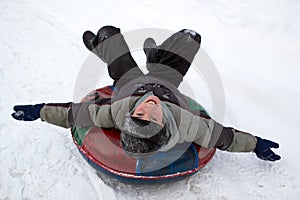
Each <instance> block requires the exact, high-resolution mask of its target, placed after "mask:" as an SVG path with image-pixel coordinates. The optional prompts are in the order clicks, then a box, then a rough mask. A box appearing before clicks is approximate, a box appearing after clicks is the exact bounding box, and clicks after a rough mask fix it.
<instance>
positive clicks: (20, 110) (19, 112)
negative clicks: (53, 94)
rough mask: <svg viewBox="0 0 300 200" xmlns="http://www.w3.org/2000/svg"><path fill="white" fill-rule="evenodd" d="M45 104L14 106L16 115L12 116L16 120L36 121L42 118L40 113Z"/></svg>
mask: <svg viewBox="0 0 300 200" xmlns="http://www.w3.org/2000/svg"><path fill="white" fill-rule="evenodd" d="M44 105H45V104H44V103H41V104H36V105H18V106H14V111H15V112H14V113H12V114H11V116H12V117H13V118H15V119H16V120H23V121H34V120H37V119H38V118H40V111H41V109H42V108H43V106H44Z"/></svg>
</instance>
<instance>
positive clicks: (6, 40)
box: [0, 0, 300, 200]
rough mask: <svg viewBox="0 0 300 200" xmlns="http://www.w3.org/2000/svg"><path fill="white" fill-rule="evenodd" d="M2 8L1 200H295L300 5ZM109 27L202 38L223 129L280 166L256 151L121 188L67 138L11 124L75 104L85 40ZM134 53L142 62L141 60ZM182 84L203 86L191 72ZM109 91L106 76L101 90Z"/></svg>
mask: <svg viewBox="0 0 300 200" xmlns="http://www.w3.org/2000/svg"><path fill="white" fill-rule="evenodd" d="M0 10H1V11H0V27H1V32H0V55H1V57H0V82H1V85H0V93H1V95H0V138H1V141H2V142H1V143H0V199H1V200H13V199H64V200H65V199H99V200H100V199H102V200H107V199H109V200H110V199H112V200H114V199H122V200H124V199H125V200H126V199H128V200H129V199H130V200H131V199H143V200H145V199H164V200H168V199H170V200H171V199H178V200H183V199H190V200H198V199H224V200H225V199H230V200H232V199H278V200H279V199H280V200H281V199H292V200H297V199H300V177H299V174H300V167H299V165H298V164H299V163H300V162H299V161H298V159H299V155H298V154H297V152H299V149H298V148H299V145H298V144H299V142H298V141H299V140H300V134H299V128H300V123H299V116H298V114H297V113H299V111H300V106H299V105H298V103H299V102H300V89H299V85H300V84H299V83H300V81H299V74H300V68H299V66H300V38H299V35H300V15H299V10H300V1H297V0H265V1H260V0H253V1H239V0H232V1H226V0H216V1H206V0H191V1H179V0H165V1H159V0H152V1H150V0H146V1H133V0H132V1H125V0H124V1H120V0H113V1H96V0H90V1H84V0H77V1H71V0H69V1H65V0H63V1H62V0H51V1H49V0H40V1H33V0H20V1H14V0H2V1H1V3H0ZM104 25H115V26H117V27H120V28H121V30H122V31H123V32H126V31H130V30H134V29H140V28H162V29H168V30H173V31H177V30H181V29H183V28H187V29H192V30H196V31H197V32H199V33H200V34H201V35H202V46H201V47H202V49H204V50H205V51H206V52H207V54H208V55H209V56H210V58H211V59H212V60H213V62H214V64H215V65H216V67H217V70H218V72H219V74H220V76H221V79H222V81H223V86H224V90H225V95H226V118H225V122H224V124H225V125H228V126H233V127H235V128H237V129H240V130H244V131H248V132H251V133H253V134H255V135H259V136H261V137H263V138H266V139H272V140H274V141H277V142H279V144H280V148H279V149H278V150H276V152H277V153H278V154H280V155H281V156H282V159H281V160H280V161H279V162H275V163H271V162H265V161H262V160H259V159H258V158H256V156H255V155H254V154H253V153H247V154H243V153H241V154H238V153H235V154H234V153H226V152H221V151H218V152H217V153H216V155H215V157H214V158H213V160H212V161H211V162H210V163H209V164H208V165H207V166H206V167H205V168H203V169H202V170H201V171H200V172H199V173H197V174H196V175H194V176H191V177H189V178H187V179H185V180H182V181H179V182H175V183H170V184H164V185H155V186H134V185H126V184H123V183H118V182H116V181H113V180H109V179H105V178H103V179H101V178H99V177H98V176H97V174H96V172H95V170H93V169H92V168H91V167H90V166H89V165H88V163H86V162H85V161H84V159H83V158H82V157H81V155H80V154H79V153H78V151H77V149H76V147H75V145H74V144H73V141H72V139H71V136H70V132H69V131H68V130H66V129H63V128H59V127H55V126H51V125H49V124H46V123H42V122H40V120H38V121H35V122H27V123H25V122H19V121H16V120H14V119H13V118H12V117H11V116H10V114H11V113H12V107H13V106H14V105H16V104H36V103H42V102H68V101H72V99H73V91H74V85H75V81H76V77H77V75H78V72H79V70H80V68H81V66H82V64H83V63H84V61H85V60H86V58H87V57H88V56H89V54H90V53H89V52H88V51H87V50H86V49H85V47H84V45H83V43H82V40H81V36H82V33H83V32H84V31H85V30H87V29H90V30H92V31H94V32H96V31H97V30H98V28H100V27H101V26H104ZM141 45H142V44H141ZM134 56H135V57H136V59H137V61H138V62H139V63H141V64H143V63H144V62H145V58H144V56H143V55H142V53H140V54H138V53H135V54H134ZM186 79H187V80H189V81H191V84H192V85H194V86H195V87H197V86H198V85H199V84H200V83H198V81H199V80H197V79H196V80H194V79H193V74H192V72H189V73H188V74H187V76H186ZM111 82H112V81H111V80H110V79H109V78H107V79H105V80H103V85H104V84H108V83H111ZM103 85H99V87H101V86H103ZM200 97H201V94H200ZM202 97H203V98H199V99H198V100H199V101H200V102H201V103H203V104H204V105H205V106H206V107H207V109H208V111H211V110H212V109H211V104H210V103H209V98H208V97H207V95H206V94H205V95H204V94H202ZM211 114H212V115H215V113H211Z"/></svg>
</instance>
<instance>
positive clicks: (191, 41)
mask: <svg viewBox="0 0 300 200" xmlns="http://www.w3.org/2000/svg"><path fill="white" fill-rule="evenodd" d="M195 34H196V36H197V39H195ZM113 37H114V38H111V39H107V40H105V41H104V42H103V44H101V46H102V47H101V49H102V52H103V53H104V56H105V60H106V63H107V64H108V72H109V75H110V77H111V78H112V79H113V80H114V85H116V84H117V83H118V81H119V80H120V79H121V78H122V77H123V76H124V74H125V73H127V72H129V73H128V74H129V76H128V77H127V78H128V79H130V80H132V79H134V78H137V77H140V76H145V75H144V73H143V72H142V71H141V70H140V69H139V67H138V66H137V64H136V62H135V61H134V59H133V57H132V56H131V54H130V50H129V48H128V45H127V44H126V41H125V40H124V37H123V36H122V34H117V35H114V36H113ZM200 42H201V38H200V35H199V34H197V33H195V32H194V34H190V33H189V32H188V31H186V29H184V30H181V31H179V32H177V33H175V34H173V35H172V36H170V37H169V38H168V39H167V40H165V41H164V42H163V43H162V44H161V45H159V46H157V47H155V48H152V49H150V51H149V53H148V55H147V69H148V71H149V73H148V74H147V75H146V76H151V77H155V78H158V79H160V80H164V81H168V82H170V83H171V84H173V85H174V86H175V87H178V86H179V84H180V83H181V82H182V81H183V77H184V76H185V74H186V73H187V71H188V69H189V67H190V65H191V62H192V61H193V59H194V56H195V55H196V53H197V51H198V49H199V48H200ZM130 80H128V81H130ZM122 82H123V81H122ZM118 86H119V84H118Z"/></svg>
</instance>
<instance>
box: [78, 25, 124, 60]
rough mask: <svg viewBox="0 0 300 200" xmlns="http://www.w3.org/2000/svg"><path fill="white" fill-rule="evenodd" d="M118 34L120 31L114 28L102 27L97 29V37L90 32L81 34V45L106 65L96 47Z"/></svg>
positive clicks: (99, 49)
mask: <svg viewBox="0 0 300 200" xmlns="http://www.w3.org/2000/svg"><path fill="white" fill-rule="evenodd" d="M119 33H120V29H119V28H116V27H114V26H103V27H102V28H100V29H99V31H98V33H97V35H95V34H94V33H93V32H91V31H85V32H84V33H83V36H82V39H83V43H84V45H85V46H86V48H87V49H88V50H90V51H91V52H93V53H94V54H96V55H97V56H98V57H99V58H100V59H101V60H103V61H104V62H106V63H107V60H106V59H105V57H104V55H103V54H102V52H101V48H100V47H98V45H99V44H100V43H102V42H103V41H104V40H106V39H108V38H110V37H111V36H114V35H116V34H119Z"/></svg>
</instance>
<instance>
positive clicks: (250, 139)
mask: <svg viewBox="0 0 300 200" xmlns="http://www.w3.org/2000/svg"><path fill="white" fill-rule="evenodd" d="M202 120H204V121H205V122H206V123H205V124H206V130H205V129H203V128H202V130H201V129H198V133H197V136H196V138H195V141H194V142H195V143H197V144H199V145H202V146H204V147H208V148H213V147H214V148H218V149H220V150H225V151H230V152H252V151H253V150H254V149H255V147H256V142H257V139H256V137H255V136H253V135H251V134H250V133H246V132H242V131H239V130H236V129H234V128H230V127H224V126H222V125H221V124H219V123H218V122H216V121H214V120H213V119H202ZM202 127H203V126H202Z"/></svg>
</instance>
